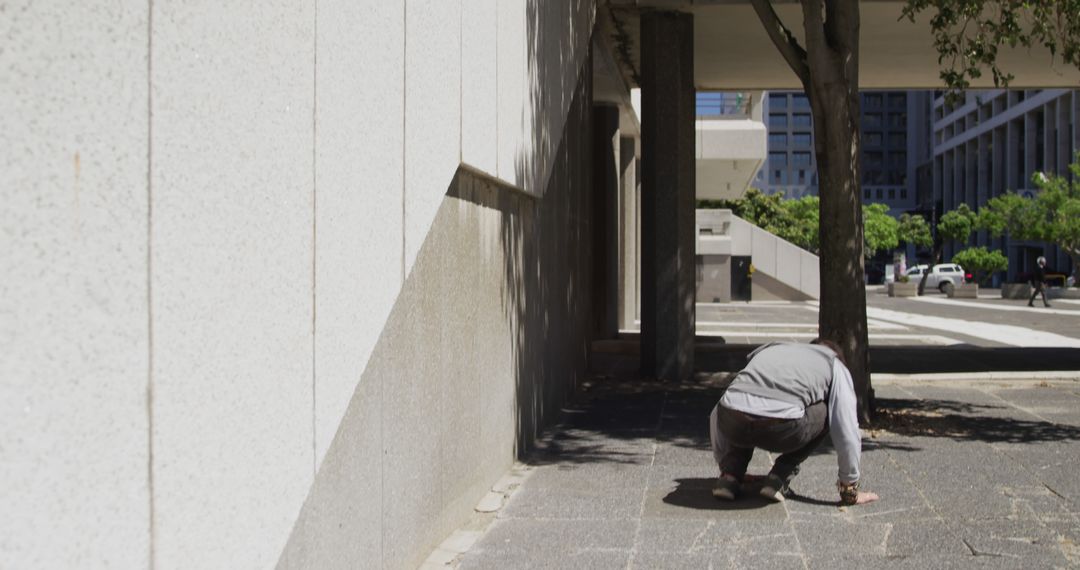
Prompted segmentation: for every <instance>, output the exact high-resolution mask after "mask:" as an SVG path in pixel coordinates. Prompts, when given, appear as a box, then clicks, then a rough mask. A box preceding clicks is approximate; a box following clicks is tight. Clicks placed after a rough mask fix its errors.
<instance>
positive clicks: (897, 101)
mask: <svg viewBox="0 0 1080 570" xmlns="http://www.w3.org/2000/svg"><path fill="white" fill-rule="evenodd" d="M889 106H890V107H892V108H894V109H895V108H897V107H906V106H907V96H906V95H904V94H903V93H893V94H892V95H889Z"/></svg>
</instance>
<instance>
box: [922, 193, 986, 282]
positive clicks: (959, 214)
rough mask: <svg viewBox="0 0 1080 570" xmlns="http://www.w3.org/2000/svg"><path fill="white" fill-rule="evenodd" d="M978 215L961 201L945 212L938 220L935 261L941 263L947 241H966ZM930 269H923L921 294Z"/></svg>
mask: <svg viewBox="0 0 1080 570" xmlns="http://www.w3.org/2000/svg"><path fill="white" fill-rule="evenodd" d="M975 221H976V216H975V213H974V212H972V211H971V208H969V207H968V205H967V204H963V203H961V204H960V205H959V206H957V207H956V209H955V210H952V211H949V212H945V214H944V215H942V216H941V219H940V220H938V224H937V238H938V239H937V240H935V241H934V254H933V263H941V261H942V249H943V246H944V245H945V242H951V241H956V242H960V243H966V242H967V240H968V238H969V237H971V232H972V230H974V229H975ZM929 274H930V272H929V271H923V276H922V279H920V280H919V294H920V295H922V294H923V292H924V291H925V290H926V278H927V277H928V276H929Z"/></svg>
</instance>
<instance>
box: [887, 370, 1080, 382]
mask: <svg viewBox="0 0 1080 570" xmlns="http://www.w3.org/2000/svg"><path fill="white" fill-rule="evenodd" d="M1006 380H1007V381H1010V382H1042V381H1047V380H1056V381H1068V382H1080V370H1045V371H1027V372H1025V371H1023V370H1002V371H994V372H945V373H930V374H874V375H873V383H874V384H875V385H882V384H903V383H906V382H970V381H1006Z"/></svg>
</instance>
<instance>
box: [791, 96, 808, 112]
mask: <svg viewBox="0 0 1080 570" xmlns="http://www.w3.org/2000/svg"><path fill="white" fill-rule="evenodd" d="M791 102H792V103H793V105H792V106H793V107H795V108H796V109H809V108H810V100H809V99H807V98H806V94H804V93H797V94H795V95H792V96H791Z"/></svg>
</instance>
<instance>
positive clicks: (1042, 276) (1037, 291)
mask: <svg viewBox="0 0 1080 570" xmlns="http://www.w3.org/2000/svg"><path fill="white" fill-rule="evenodd" d="M1031 287H1032V291H1031V298H1030V299H1028V306H1029V307H1034V306H1035V297H1036V296H1037V295H1042V302H1043V306H1044V307H1049V306H1050V303H1047V302H1046V258H1045V257H1043V256H1041V255H1040V256H1039V259H1036V260H1035V272H1034V273H1032V274H1031Z"/></svg>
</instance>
